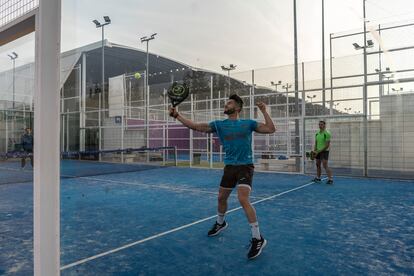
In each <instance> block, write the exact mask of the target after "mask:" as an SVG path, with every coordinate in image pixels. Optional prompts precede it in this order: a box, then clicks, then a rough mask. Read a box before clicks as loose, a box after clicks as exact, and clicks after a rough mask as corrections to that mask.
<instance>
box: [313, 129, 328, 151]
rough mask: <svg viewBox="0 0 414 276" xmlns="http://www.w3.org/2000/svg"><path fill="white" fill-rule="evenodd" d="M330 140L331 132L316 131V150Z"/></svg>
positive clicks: (320, 148) (323, 146)
mask: <svg viewBox="0 0 414 276" xmlns="http://www.w3.org/2000/svg"><path fill="white" fill-rule="evenodd" d="M330 140H331V133H330V132H329V131H327V130H325V131H322V132H321V131H318V132H317V133H316V135H315V141H316V150H317V151H320V150H322V149H323V148H325V147H326V143H327V142H329V141H330ZM325 150H329V148H327V149H325Z"/></svg>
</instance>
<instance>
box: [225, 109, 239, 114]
mask: <svg viewBox="0 0 414 276" xmlns="http://www.w3.org/2000/svg"><path fill="white" fill-rule="evenodd" d="M235 112H236V110H235V109H234V108H231V109H226V110H224V114H226V115H231V114H233V113H235Z"/></svg>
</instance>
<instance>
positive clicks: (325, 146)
mask: <svg viewBox="0 0 414 276" xmlns="http://www.w3.org/2000/svg"><path fill="white" fill-rule="evenodd" d="M330 145H331V133H330V132H329V131H327V130H326V122H325V121H319V131H318V132H317V133H316V134H315V147H314V150H313V151H314V152H315V153H316V158H315V159H316V177H315V179H314V181H315V182H319V181H321V174H322V169H321V163H322V164H323V167H324V169H325V171H326V174H327V175H328V181H327V183H328V184H333V179H332V170H331V169H330V168H329V166H328V160H329V147H330Z"/></svg>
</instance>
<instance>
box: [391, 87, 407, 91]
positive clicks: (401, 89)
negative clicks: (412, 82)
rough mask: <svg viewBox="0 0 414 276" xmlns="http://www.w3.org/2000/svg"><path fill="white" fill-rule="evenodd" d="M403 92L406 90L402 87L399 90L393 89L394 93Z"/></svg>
mask: <svg viewBox="0 0 414 276" xmlns="http://www.w3.org/2000/svg"><path fill="white" fill-rule="evenodd" d="M403 90H404V89H403V88H402V87H400V88H398V89H395V88H392V92H402V91H403Z"/></svg>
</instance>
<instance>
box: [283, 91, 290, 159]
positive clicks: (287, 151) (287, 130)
mask: <svg viewBox="0 0 414 276" xmlns="http://www.w3.org/2000/svg"><path fill="white" fill-rule="evenodd" d="M291 87H292V85H291V84H289V83H286V84H285V85H283V86H282V88H283V89H286V137H287V143H286V147H287V149H286V153H287V155H288V156H290V152H291V148H292V145H291V140H290V124H289V88H291Z"/></svg>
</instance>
